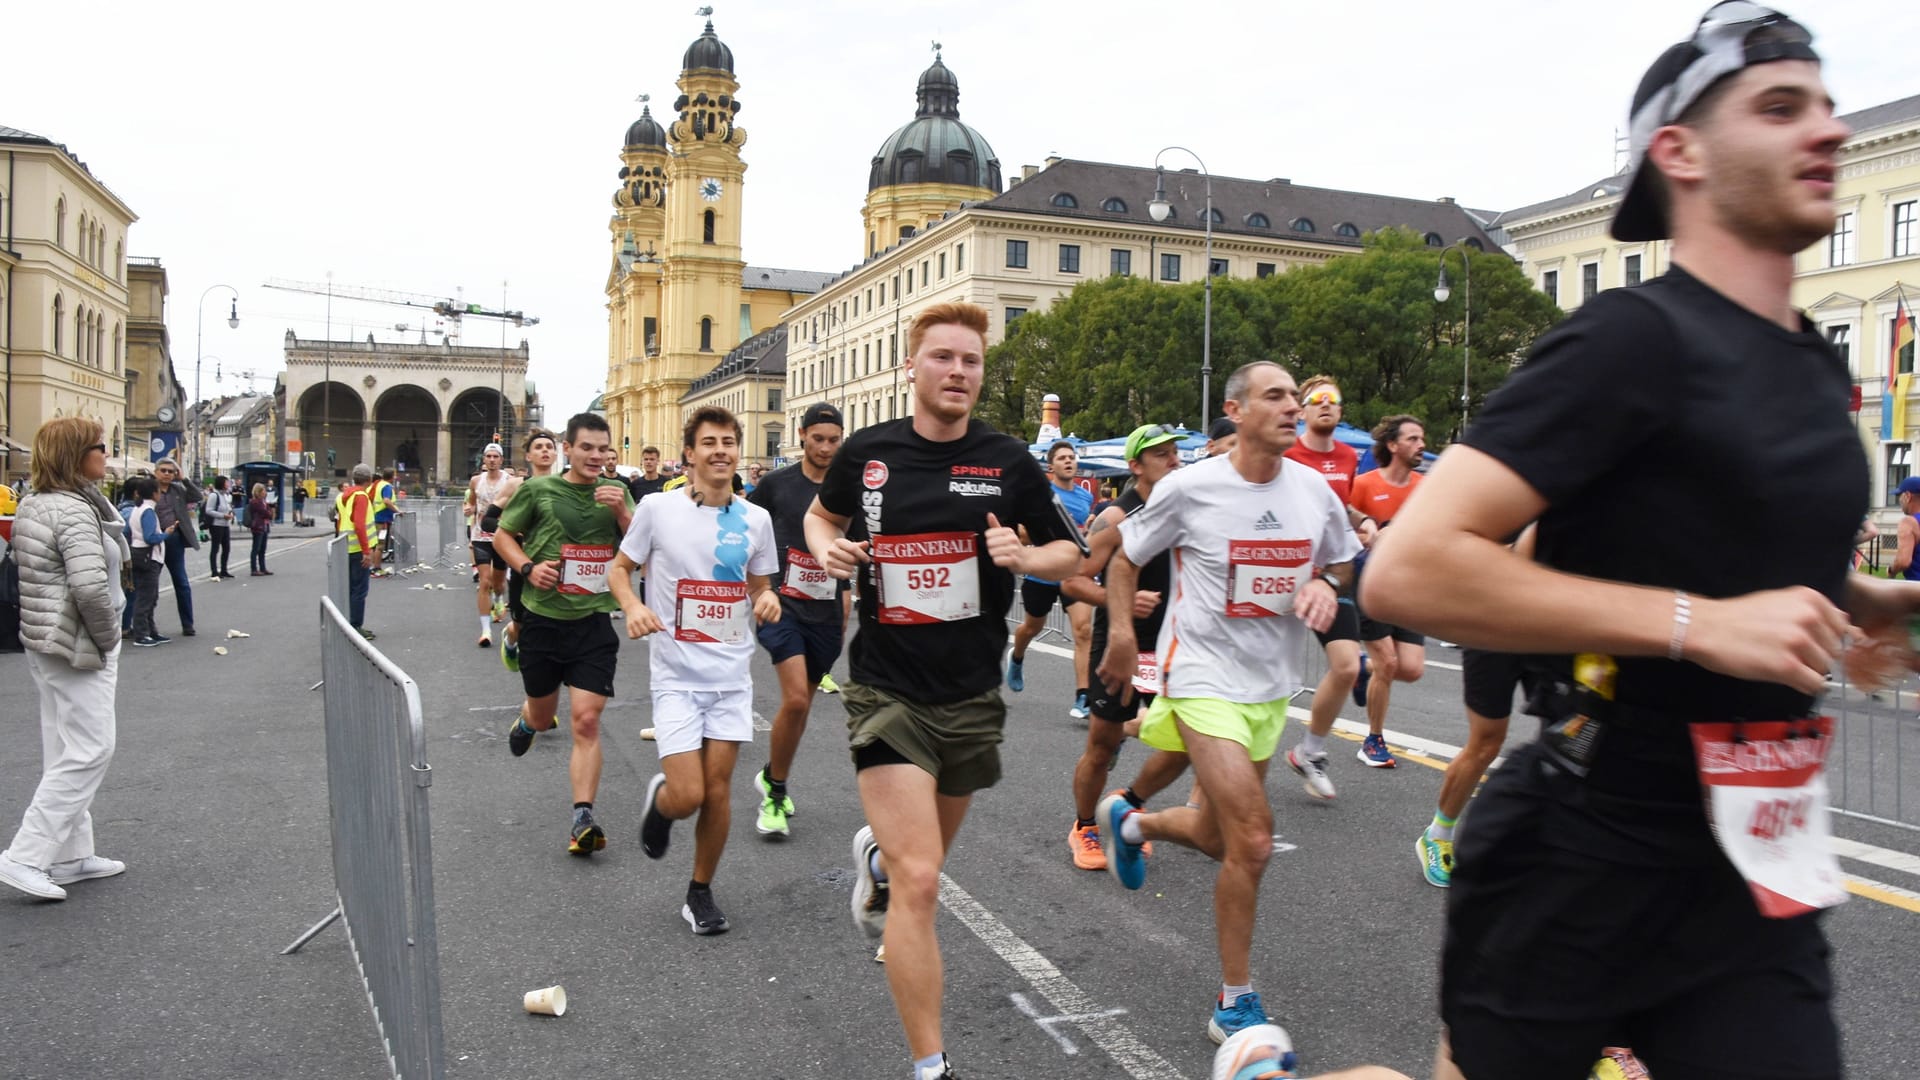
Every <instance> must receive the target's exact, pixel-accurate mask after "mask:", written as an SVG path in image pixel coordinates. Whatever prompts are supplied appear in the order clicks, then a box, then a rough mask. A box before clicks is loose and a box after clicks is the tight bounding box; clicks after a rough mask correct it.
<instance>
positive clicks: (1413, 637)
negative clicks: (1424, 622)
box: [1354, 604, 1427, 645]
mask: <svg viewBox="0 0 1920 1080" xmlns="http://www.w3.org/2000/svg"><path fill="white" fill-rule="evenodd" d="M1354 610H1355V611H1356V612H1358V613H1359V616H1360V640H1361V641H1384V640H1386V639H1387V638H1392V639H1393V640H1395V641H1401V642H1405V643H1406V644H1408V645H1425V644H1426V643H1427V635H1425V634H1422V633H1419V632H1417V631H1413V630H1409V629H1407V628H1406V627H1404V626H1395V625H1393V624H1392V623H1385V622H1381V621H1380V620H1378V619H1369V618H1367V613H1366V612H1364V611H1360V606H1359V605H1358V604H1355V605H1354Z"/></svg>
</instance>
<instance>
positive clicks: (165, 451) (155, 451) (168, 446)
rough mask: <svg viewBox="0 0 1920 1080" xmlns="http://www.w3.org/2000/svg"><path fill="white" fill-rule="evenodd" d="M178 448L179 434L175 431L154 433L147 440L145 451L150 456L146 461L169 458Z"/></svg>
mask: <svg viewBox="0 0 1920 1080" xmlns="http://www.w3.org/2000/svg"><path fill="white" fill-rule="evenodd" d="M179 448H180V433H179V432H177V431H156V432H154V433H153V434H152V436H151V437H150V438H148V440H147V450H148V452H149V453H150V454H151V455H152V456H151V457H150V458H149V459H148V460H150V461H159V460H160V459H162V458H170V457H172V456H173V452H174V451H175V450H178V449H179Z"/></svg>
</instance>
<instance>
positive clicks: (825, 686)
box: [820, 671, 840, 694]
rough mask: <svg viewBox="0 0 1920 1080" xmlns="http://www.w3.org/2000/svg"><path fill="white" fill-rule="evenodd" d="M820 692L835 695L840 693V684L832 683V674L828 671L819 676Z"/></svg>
mask: <svg viewBox="0 0 1920 1080" xmlns="http://www.w3.org/2000/svg"><path fill="white" fill-rule="evenodd" d="M820 692H821V693H823V694H837V693H839V692H840V684H839V683H837V682H834V681H833V672H831V671H828V672H823V673H822V674H821V676H820Z"/></svg>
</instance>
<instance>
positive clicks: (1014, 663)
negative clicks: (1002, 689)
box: [1007, 653, 1027, 694]
mask: <svg viewBox="0 0 1920 1080" xmlns="http://www.w3.org/2000/svg"><path fill="white" fill-rule="evenodd" d="M1026 664H1027V662H1026V661H1025V660H1015V659H1014V658H1013V655H1012V654H1011V653H1009V654H1008V655H1007V689H1009V690H1011V691H1013V692H1014V693H1016V694H1017V693H1019V692H1020V691H1022V690H1025V689H1026V688H1027V673H1026V670H1025V668H1026Z"/></svg>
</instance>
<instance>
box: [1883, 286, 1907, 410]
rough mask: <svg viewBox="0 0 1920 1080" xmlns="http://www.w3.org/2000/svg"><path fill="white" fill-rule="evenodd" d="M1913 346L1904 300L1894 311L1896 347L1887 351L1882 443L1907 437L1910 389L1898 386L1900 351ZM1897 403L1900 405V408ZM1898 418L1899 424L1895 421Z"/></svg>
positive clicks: (1901, 299) (1895, 306) (1903, 297)
mask: <svg viewBox="0 0 1920 1080" xmlns="http://www.w3.org/2000/svg"><path fill="white" fill-rule="evenodd" d="M1911 344H1913V320H1912V319H1910V318H1908V317H1907V298H1906V297H1905V296H1902V297H1901V298H1900V299H1899V300H1898V301H1896V302H1895V303H1894V308H1893V347H1892V348H1890V349H1888V350H1887V378H1886V385H1885V387H1884V388H1883V389H1882V390H1881V391H1880V439H1881V441H1882V442H1888V441H1892V440H1894V439H1903V438H1905V437H1906V429H1907V423H1906V420H1907V418H1906V415H1905V414H1906V408H1905V403H1906V400H1907V395H1906V392H1905V391H1906V387H1905V386H1900V385H1896V383H1895V378H1896V373H1897V372H1898V371H1899V370H1900V350H1901V349H1904V348H1906V347H1907V346H1908V345H1911ZM1895 402H1899V403H1900V404H1899V405H1898V406H1896V404H1895ZM1896 417H1898V423H1897V424H1896V422H1895V418H1896Z"/></svg>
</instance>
